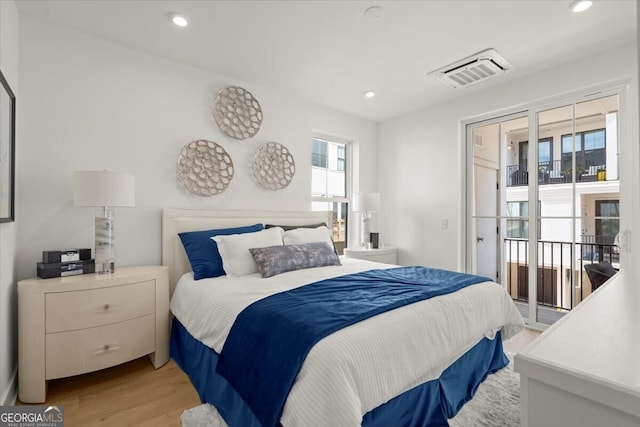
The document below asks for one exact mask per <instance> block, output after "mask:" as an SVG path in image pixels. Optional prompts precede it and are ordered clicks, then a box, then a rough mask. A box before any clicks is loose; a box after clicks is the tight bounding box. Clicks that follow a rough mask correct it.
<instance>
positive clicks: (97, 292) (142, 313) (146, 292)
mask: <svg viewBox="0 0 640 427" xmlns="http://www.w3.org/2000/svg"><path fill="white" fill-rule="evenodd" d="M144 355H149V359H150V360H151V363H152V364H153V366H154V367H155V368H156V369H158V368H159V367H161V366H162V365H164V364H165V363H167V362H168V361H169V269H168V267H162V266H144V267H119V268H117V269H116V271H115V272H114V273H112V274H83V275H77V276H67V277H58V278H55V279H28V280H21V281H20V282H18V379H19V388H18V392H19V399H20V401H21V402H24V403H41V402H44V401H45V399H46V394H47V380H51V379H56V378H65V377H69V376H72V375H79V374H84V373H87V372H92V371H97V370H100V369H104V368H108V367H110V366H114V365H118V364H121V363H124V362H128V361H130V360H133V359H137V358H139V357H142V356H144Z"/></svg>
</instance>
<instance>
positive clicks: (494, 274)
mask: <svg viewBox="0 0 640 427" xmlns="http://www.w3.org/2000/svg"><path fill="white" fill-rule="evenodd" d="M618 118H619V95H618V94H617V93H612V94H610V95H607V96H602V95H601V96H594V97H592V98H590V99H586V100H583V101H580V102H573V103H565V104H561V105H556V106H552V107H549V108H539V109H531V110H529V111H525V112H522V113H519V114H514V115H511V116H504V117H500V118H496V119H492V120H486V121H483V122H479V123H472V124H469V125H467V144H466V165H467V167H466V170H467V171H468V172H467V179H466V187H467V198H466V211H467V213H466V217H467V221H466V235H467V239H466V247H467V250H466V253H465V255H466V260H467V262H466V265H467V270H468V271H471V272H474V273H477V274H483V275H486V276H487V277H489V278H491V279H492V280H495V281H497V282H498V283H501V284H502V285H504V286H505V288H506V289H507V291H508V292H509V293H510V295H511V296H512V298H513V299H514V301H515V302H516V305H517V306H518V308H519V309H520V311H521V313H522V315H523V317H525V318H526V319H528V322H529V323H531V324H539V325H545V324H546V325H548V324H552V323H553V322H555V321H556V320H558V319H559V318H561V317H562V316H563V315H564V314H566V313H568V312H569V311H570V310H572V309H573V308H575V306H576V305H577V304H579V303H580V302H581V301H582V300H583V299H584V298H586V297H587V296H588V295H589V294H590V293H591V292H593V291H594V290H595V287H594V285H593V283H592V280H591V279H590V278H589V275H588V274H587V270H589V268H587V269H585V265H592V264H598V263H606V264H611V265H612V266H613V267H614V268H618V267H619V263H620V258H619V250H618V247H617V245H616V240H615V235H616V234H617V233H618V231H619V222H620V217H619V204H620V203H623V201H622V200H621V198H620V181H619V173H618V172H619V171H618V156H619V144H618V135H619V131H618ZM530 141H537V143H536V144H531V143H530ZM531 266H535V268H531Z"/></svg>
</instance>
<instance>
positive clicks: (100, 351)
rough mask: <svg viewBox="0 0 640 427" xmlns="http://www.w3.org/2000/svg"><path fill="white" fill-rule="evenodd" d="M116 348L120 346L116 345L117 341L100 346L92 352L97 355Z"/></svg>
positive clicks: (118, 348)
mask: <svg viewBox="0 0 640 427" xmlns="http://www.w3.org/2000/svg"><path fill="white" fill-rule="evenodd" d="M116 350H120V346H119V345H118V343H114V344H105V345H103V346H102V348H101V349H100V350H96V351H94V352H93V354H95V355H98V354H102V353H107V352H109V351H116Z"/></svg>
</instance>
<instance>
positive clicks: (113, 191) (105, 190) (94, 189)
mask: <svg viewBox="0 0 640 427" xmlns="http://www.w3.org/2000/svg"><path fill="white" fill-rule="evenodd" d="M135 187H136V186H135V178H134V176H133V174H130V173H125V172H114V171H107V170H104V171H76V172H74V173H73V204H74V206H108V207H133V206H135Z"/></svg>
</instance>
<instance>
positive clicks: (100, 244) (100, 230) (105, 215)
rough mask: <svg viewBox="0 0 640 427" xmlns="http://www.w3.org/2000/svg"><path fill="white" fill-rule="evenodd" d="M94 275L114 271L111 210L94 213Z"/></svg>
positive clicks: (114, 252) (105, 209)
mask: <svg viewBox="0 0 640 427" xmlns="http://www.w3.org/2000/svg"><path fill="white" fill-rule="evenodd" d="M95 226H96V230H95V231H96V237H95V239H96V240H95V243H96V252H95V263H96V273H99V274H105V273H113V272H114V271H115V258H116V247H115V244H114V239H113V210H112V209H109V208H103V209H100V210H99V212H97V213H96V224H95Z"/></svg>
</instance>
